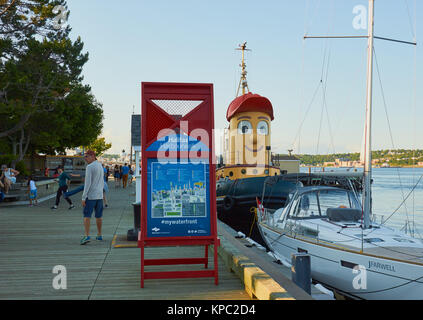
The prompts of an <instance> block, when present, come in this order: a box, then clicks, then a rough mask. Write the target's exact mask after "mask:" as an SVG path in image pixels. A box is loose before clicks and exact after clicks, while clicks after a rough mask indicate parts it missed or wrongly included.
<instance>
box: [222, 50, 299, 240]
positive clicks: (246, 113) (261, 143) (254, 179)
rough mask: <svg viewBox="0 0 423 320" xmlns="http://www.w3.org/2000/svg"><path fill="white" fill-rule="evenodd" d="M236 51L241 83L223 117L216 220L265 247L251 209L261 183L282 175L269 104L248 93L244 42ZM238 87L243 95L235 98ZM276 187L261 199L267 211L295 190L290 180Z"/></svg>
mask: <svg viewBox="0 0 423 320" xmlns="http://www.w3.org/2000/svg"><path fill="white" fill-rule="evenodd" d="M238 50H241V51H242V63H241V67H242V73H241V80H240V83H239V87H238V93H237V97H236V98H235V99H234V100H233V101H232V102H231V103H230V105H229V107H228V110H227V114H226V119H227V120H228V122H229V128H228V129H227V130H226V131H225V136H224V155H223V157H224V159H225V160H224V164H223V163H221V164H220V165H219V167H218V169H217V170H216V181H217V182H216V194H217V210H218V218H219V220H221V221H223V222H224V223H226V224H228V225H229V226H231V227H232V228H233V229H235V230H236V231H240V232H242V233H244V234H245V235H246V236H248V237H250V238H251V239H253V240H255V241H256V242H258V243H260V244H262V245H265V242H264V241H263V239H262V237H261V235H260V233H259V230H258V229H257V224H256V221H257V218H256V215H255V213H254V210H253V209H254V208H255V207H256V199H257V198H259V199H261V198H262V191H263V183H264V180H265V179H266V178H267V177H269V176H277V175H280V174H281V173H285V172H282V171H283V170H282V169H281V168H280V166H276V165H273V163H272V154H271V122H272V121H273V119H274V115H273V106H272V103H271V102H270V100H269V99H267V98H266V97H263V96H260V95H258V94H254V93H251V92H249V89H248V84H247V79H246V75H247V71H246V65H245V61H244V52H245V51H247V50H249V49H247V48H246V43H244V44H242V45H240V46H239V48H238ZM240 88H242V95H240V96H238V94H239V91H240ZM247 90H248V92H247ZM293 158H294V157H293ZM294 159H295V158H294ZM291 172H292V171H291ZM297 172H298V171H297ZM279 184H280V186H279V187H278V188H277V189H278V192H277V193H275V194H274V195H268V196H267V197H265V198H264V199H265V202H266V203H265V205H266V207H267V208H272V207H275V208H280V207H282V206H284V204H285V201H286V199H287V197H288V194H289V192H290V191H291V190H292V189H293V188H295V183H294V182H291V181H280V182H279Z"/></svg>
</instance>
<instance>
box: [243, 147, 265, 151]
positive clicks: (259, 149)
mask: <svg viewBox="0 0 423 320" xmlns="http://www.w3.org/2000/svg"><path fill="white" fill-rule="evenodd" d="M245 149H247V150H248V151H251V152H259V151H261V150H263V146H261V147H260V148H258V149H251V148H249V147H248V146H245Z"/></svg>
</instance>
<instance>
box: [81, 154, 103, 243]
mask: <svg viewBox="0 0 423 320" xmlns="http://www.w3.org/2000/svg"><path fill="white" fill-rule="evenodd" d="M84 159H85V161H86V162H87V163H88V165H87V168H86V169H85V182H84V192H83V193H82V207H83V208H84V209H83V214H84V231H85V235H84V237H83V238H82V239H81V241H80V244H81V245H85V244H87V243H88V242H90V240H91V237H90V224H91V216H92V213H93V211H95V218H96V224H97V237H96V240H100V241H101V240H103V236H102V232H101V231H102V230H101V229H102V224H103V220H102V218H103V189H104V171H103V167H102V165H101V164H100V162H98V161H97V158H96V156H95V152H94V151H92V150H88V151H87V152H86V153H85V155H84Z"/></svg>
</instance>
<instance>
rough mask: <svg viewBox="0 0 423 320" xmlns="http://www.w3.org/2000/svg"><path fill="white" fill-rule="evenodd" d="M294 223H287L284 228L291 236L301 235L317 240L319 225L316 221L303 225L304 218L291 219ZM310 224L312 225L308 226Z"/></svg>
mask: <svg viewBox="0 0 423 320" xmlns="http://www.w3.org/2000/svg"><path fill="white" fill-rule="evenodd" d="M291 221H294V223H290V224H287V225H286V226H285V229H286V230H287V231H288V232H289V233H290V235H291V236H292V237H297V236H302V237H306V238H310V239H314V240H316V241H317V242H319V233H320V230H319V227H320V226H319V225H318V224H317V223H313V222H310V221H309V220H307V221H308V223H307V225H303V221H304V220H291ZM310 225H312V226H311V227H310Z"/></svg>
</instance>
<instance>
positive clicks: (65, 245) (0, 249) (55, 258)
mask: <svg viewBox="0 0 423 320" xmlns="http://www.w3.org/2000/svg"><path fill="white" fill-rule="evenodd" d="M109 189H110V192H109V195H108V198H109V203H110V207H109V208H107V209H105V210H104V222H103V235H104V238H105V240H104V241H103V242H99V241H96V240H92V241H91V242H90V243H89V244H87V245H85V246H81V245H80V244H79V240H80V239H81V237H82V235H83V225H82V209H81V203H80V199H81V193H79V194H76V195H74V196H72V197H71V198H72V200H73V202H74V204H75V205H76V208H75V209H73V210H68V204H67V203H66V202H65V201H64V199H62V200H61V203H60V205H59V209H58V210H55V211H53V210H51V209H50V207H51V206H52V205H53V204H54V199H51V200H48V201H45V202H43V203H41V204H40V205H39V206H37V207H28V206H19V207H0V299H78V300H81V299H82V300H86V299H160V300H165V299H172V300H202V299H215V300H217V299H221V300H229V299H231V300H245V299H249V296H248V295H247V293H246V292H245V290H244V285H243V283H242V282H241V281H240V280H239V278H238V277H237V276H236V275H235V274H234V273H231V272H229V271H228V268H227V267H226V266H225V265H224V263H223V261H222V260H220V261H219V285H218V286H216V285H215V284H214V278H199V279H164V280H145V288H144V289H141V288H140V250H139V249H137V248H115V247H114V246H112V240H113V238H114V236H115V235H119V236H120V237H122V236H123V235H126V232H127V231H128V229H131V228H132V227H133V209H132V205H131V203H132V202H133V201H134V199H135V195H134V192H135V186H134V183H133V184H132V185H131V186H130V187H129V188H128V189H122V188H114V185H113V182H111V183H109ZM91 232H92V235H94V238H95V234H96V227H95V219H94V218H93V220H92V225H91ZM134 244H135V243H134ZM203 253H204V248H203V247H173V248H147V249H146V257H147V258H150V257H151V258H164V257H172V256H174V257H201V256H202V255H203ZM212 257H213V255H212V254H209V266H212V265H213V263H212V262H213V261H212ZM57 265H63V266H65V267H66V271H67V289H66V290H55V289H54V288H53V286H52V284H53V279H54V277H56V276H57V274H55V273H53V268H54V267H55V266H57ZM146 268H149V269H146V270H150V268H151V270H152V269H153V268H156V269H157V268H159V269H160V270H163V271H165V270H181V268H183V269H184V270H186V269H188V268H192V270H199V268H202V266H201V265H198V266H195V265H193V266H154V267H153V266H151V267H146ZM188 270H190V269H188Z"/></svg>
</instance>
